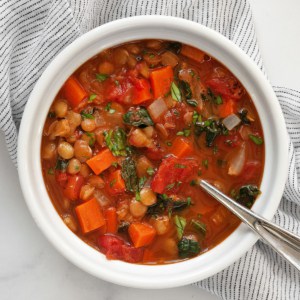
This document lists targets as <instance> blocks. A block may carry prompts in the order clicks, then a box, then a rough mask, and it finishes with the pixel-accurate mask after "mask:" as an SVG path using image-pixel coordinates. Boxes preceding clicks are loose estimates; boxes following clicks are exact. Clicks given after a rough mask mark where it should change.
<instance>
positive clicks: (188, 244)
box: [177, 237, 200, 258]
mask: <svg viewBox="0 0 300 300" xmlns="http://www.w3.org/2000/svg"><path fill="white" fill-rule="evenodd" d="M177 246H178V253H179V256H180V257H181V258H186V257H192V256H195V255H197V254H198V253H199V252H200V246H199V243H198V242H197V241H194V240H193V239H190V238H186V237H184V238H183V239H181V240H180V241H179V242H178V245H177Z"/></svg>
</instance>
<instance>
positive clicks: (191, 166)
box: [151, 156, 197, 194]
mask: <svg viewBox="0 0 300 300" xmlns="http://www.w3.org/2000/svg"><path fill="white" fill-rule="evenodd" d="M196 167H197V163H196V161H195V160H191V159H184V158H175V157H172V156H169V157H167V158H166V159H164V160H163V161H162V163H161V165H160V166H159V168H158V171H157V173H156V174H155V176H154V178H153V180H152V183H151V188H152V190H153V191H154V192H156V193H159V194H163V193H166V194H170V193H175V192H176V191H178V190H179V188H180V184H178V182H184V181H185V180H186V179H187V178H188V177H189V176H190V175H192V173H193V171H194V170H195V168H196Z"/></svg>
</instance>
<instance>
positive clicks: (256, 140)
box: [249, 134, 264, 145]
mask: <svg viewBox="0 0 300 300" xmlns="http://www.w3.org/2000/svg"><path fill="white" fill-rule="evenodd" d="M249 139H250V140H251V141H252V142H253V143H255V144H256V145H262V144H263V143H264V141H263V139H262V137H260V136H257V135H254V134H249Z"/></svg>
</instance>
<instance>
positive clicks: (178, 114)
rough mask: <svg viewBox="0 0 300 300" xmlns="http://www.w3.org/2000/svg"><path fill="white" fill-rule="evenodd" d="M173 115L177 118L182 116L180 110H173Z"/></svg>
mask: <svg viewBox="0 0 300 300" xmlns="http://www.w3.org/2000/svg"><path fill="white" fill-rule="evenodd" d="M173 114H174V115H175V116H177V117H179V116H180V113H179V111H178V110H176V109H174V110H173Z"/></svg>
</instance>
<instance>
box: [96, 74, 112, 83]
mask: <svg viewBox="0 0 300 300" xmlns="http://www.w3.org/2000/svg"><path fill="white" fill-rule="evenodd" d="M108 77H109V75H107V74H96V79H97V80H99V81H101V82H102V81H105V80H106V79H107V78H108Z"/></svg>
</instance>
